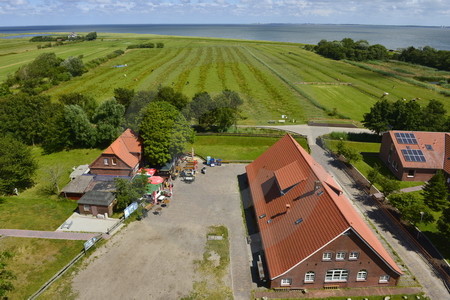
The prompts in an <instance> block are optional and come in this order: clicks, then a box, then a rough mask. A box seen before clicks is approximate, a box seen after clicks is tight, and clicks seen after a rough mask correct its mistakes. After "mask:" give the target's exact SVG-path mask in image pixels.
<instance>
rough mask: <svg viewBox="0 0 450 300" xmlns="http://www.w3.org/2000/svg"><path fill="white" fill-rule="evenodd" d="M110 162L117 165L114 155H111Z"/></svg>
mask: <svg viewBox="0 0 450 300" xmlns="http://www.w3.org/2000/svg"><path fill="white" fill-rule="evenodd" d="M111 164H112V165H113V166H115V165H117V159H116V158H115V157H111Z"/></svg>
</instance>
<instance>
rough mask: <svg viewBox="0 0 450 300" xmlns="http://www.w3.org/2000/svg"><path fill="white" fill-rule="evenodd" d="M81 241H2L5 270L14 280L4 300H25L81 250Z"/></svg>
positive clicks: (1, 248)
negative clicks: (7, 254)
mask: <svg viewBox="0 0 450 300" xmlns="http://www.w3.org/2000/svg"><path fill="white" fill-rule="evenodd" d="M83 242H84V241H70V240H50V239H31V238H14V237H6V238H3V239H2V241H1V243H0V251H9V252H11V253H13V254H14V257H13V258H12V259H10V260H8V269H9V270H11V271H13V272H14V274H15V275H16V277H17V278H16V279H15V280H14V281H12V284H13V285H14V290H13V291H12V292H10V293H8V294H7V296H8V299H27V298H28V297H29V296H31V295H32V294H33V293H35V292H36V291H37V290H38V289H39V288H40V287H41V286H42V285H43V284H44V283H45V282H47V281H48V280H49V279H50V278H51V277H52V276H53V275H55V273H56V272H58V271H59V270H60V269H61V268H62V267H64V266H65V265H66V264H68V263H69V262H70V261H71V260H72V259H73V258H74V257H75V256H76V255H77V254H78V253H80V252H81V250H82V249H83Z"/></svg>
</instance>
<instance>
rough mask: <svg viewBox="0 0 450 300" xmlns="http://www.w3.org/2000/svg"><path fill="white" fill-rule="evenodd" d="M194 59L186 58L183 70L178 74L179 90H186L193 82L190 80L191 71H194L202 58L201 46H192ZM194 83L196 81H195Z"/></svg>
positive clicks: (177, 85) (176, 87)
mask: <svg viewBox="0 0 450 300" xmlns="http://www.w3.org/2000/svg"><path fill="white" fill-rule="evenodd" d="M192 51H193V53H192V59H191V60H190V61H188V60H186V61H185V62H184V63H185V65H184V66H183V70H182V72H181V73H180V75H179V76H178V79H177V81H176V84H175V90H177V91H179V92H182V93H183V92H184V90H185V89H186V88H187V87H188V86H190V84H191V82H190V81H189V80H188V78H189V75H190V73H191V72H192V69H193V68H194V67H195V66H197V65H198V63H199V61H200V59H201V53H202V51H201V48H192ZM193 85H194V83H193Z"/></svg>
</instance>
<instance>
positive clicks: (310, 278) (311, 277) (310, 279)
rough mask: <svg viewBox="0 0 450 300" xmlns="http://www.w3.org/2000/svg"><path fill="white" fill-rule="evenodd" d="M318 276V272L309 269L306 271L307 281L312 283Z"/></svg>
mask: <svg viewBox="0 0 450 300" xmlns="http://www.w3.org/2000/svg"><path fill="white" fill-rule="evenodd" d="M315 277H316V273H314V272H313V271H308V272H306V273H305V283H311V282H314V279H315Z"/></svg>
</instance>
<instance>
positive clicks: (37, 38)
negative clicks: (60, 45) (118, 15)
mask: <svg viewBox="0 0 450 300" xmlns="http://www.w3.org/2000/svg"><path fill="white" fill-rule="evenodd" d="M96 39H97V32H95V31H94V32H89V33H88V34H86V36H83V35H81V34H75V35H74V34H70V35H60V36H54V35H38V36H34V37H32V38H31V39H30V42H57V41H93V40H96Z"/></svg>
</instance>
